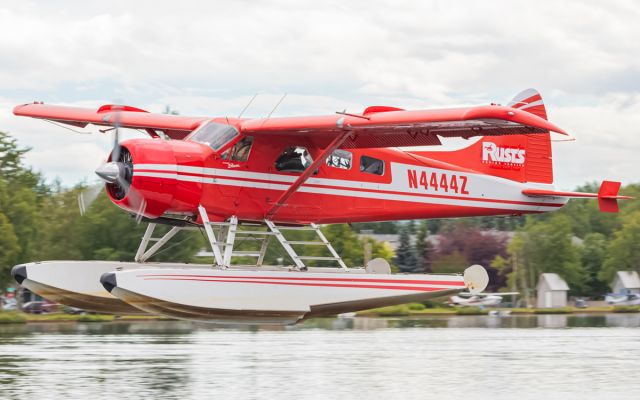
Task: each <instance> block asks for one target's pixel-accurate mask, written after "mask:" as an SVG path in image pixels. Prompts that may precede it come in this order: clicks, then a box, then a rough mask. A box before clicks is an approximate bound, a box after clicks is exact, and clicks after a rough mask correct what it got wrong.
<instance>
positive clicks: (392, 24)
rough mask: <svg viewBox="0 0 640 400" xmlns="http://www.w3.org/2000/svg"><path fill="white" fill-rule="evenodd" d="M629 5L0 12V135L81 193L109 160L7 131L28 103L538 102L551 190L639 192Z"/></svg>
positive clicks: (639, 128)
mask: <svg viewBox="0 0 640 400" xmlns="http://www.w3.org/2000/svg"><path fill="white" fill-rule="evenodd" d="M638 21H640V3H638V2H635V1H631V0H629V1H607V2H603V1H579V2H578V1H575V2H572V1H563V2H555V1H548V2H533V1H517V0H508V1H482V2H475V1H458V2H452V1H437V0H433V1H407V2H401V1H399V2H388V1H372V0H367V1H361V2H359V1H335V2H330V1H323V2H319V1H308V2H305V1H278V0H275V1H263V2H260V3H259V4H258V2H252V1H239V0H236V1H229V2H216V1H199V2H198V1H189V0H181V1H170V2H169V1H158V0H156V1H135V2H132V1H109V2H87V1H64V2H62V1H30V0H19V1H3V2H2V3H1V4H0V60H1V63H0V130H5V131H9V132H10V133H11V134H12V135H14V136H15V137H16V138H17V139H18V142H19V143H20V144H21V145H23V146H30V147H32V148H33V150H32V151H31V152H30V153H29V156H28V158H27V162H28V163H29V164H30V165H32V166H33V167H34V168H35V169H36V170H39V171H42V172H43V173H44V174H45V175H46V176H47V177H48V178H49V179H54V178H56V177H58V178H60V179H61V180H62V181H63V183H64V184H65V185H73V184H75V183H77V182H79V181H80V180H82V179H84V178H87V179H90V180H93V176H92V175H93V174H92V171H93V170H94V169H95V168H96V167H97V166H98V165H99V164H100V163H101V162H102V161H103V160H104V158H105V157H106V154H107V152H108V150H109V148H110V144H109V138H108V136H106V135H104V134H101V133H98V132H97V129H95V128H88V129H85V130H83V131H87V132H93V133H92V134H90V135H82V134H78V133H74V132H71V131H68V130H65V129H63V128H60V127H56V126H53V125H51V124H48V123H46V122H44V121H37V120H30V119H27V118H18V117H15V116H13V115H12V112H11V110H12V108H13V106H15V105H17V104H20V103H26V102H31V101H34V100H38V101H44V102H46V103H57V104H73V105H83V106H89V107H98V106H99V105H101V104H105V103H112V102H118V103H126V104H129V105H133V106H137V107H141V108H144V109H147V110H149V111H155V112H159V111H161V110H162V109H163V108H164V107H165V106H166V105H170V106H171V107H172V108H173V109H175V110H178V111H179V112H180V113H181V114H183V115H209V116H223V115H234V116H235V115H237V114H238V113H239V112H240V110H241V109H242V108H243V107H244V106H245V104H246V103H247V102H248V101H249V99H250V98H251V97H252V96H253V94H254V93H259V94H260V95H259V96H258V98H257V99H256V101H255V102H254V103H253V104H252V106H251V107H250V108H249V110H248V111H247V113H246V116H255V117H261V116H265V115H266V114H268V113H269V111H270V109H271V108H272V107H273V106H274V104H275V103H276V102H277V101H278V99H279V98H280V97H281V96H282V94H283V93H287V94H288V96H287V98H286V99H285V101H284V102H283V103H282V105H281V106H280V107H279V108H278V110H277V111H276V114H274V115H277V116H286V115H305V114H327V113H333V112H334V111H336V110H343V109H347V110H350V111H353V112H359V111H361V110H362V109H363V108H364V107H366V106H367V105H373V104H376V105H377V104H384V105H393V106H399V107H404V108H435V107H441V106H443V107H450V106H455V105H478V104H487V103H490V102H498V103H506V102H507V101H508V100H509V99H510V98H511V97H512V96H513V95H514V94H515V93H517V92H519V91H520V90H522V89H525V88H528V87H534V88H537V89H538V90H540V91H541V93H542V95H543V97H544V98H545V103H546V104H547V108H548V113H549V118H550V120H551V121H553V122H554V123H556V124H557V125H559V126H560V127H562V128H564V129H565V130H567V131H568V132H570V133H571V134H572V135H574V136H575V137H576V138H577V141H576V142H565V143H556V144H554V167H555V173H556V184H557V186H558V187H559V188H563V189H571V188H573V187H574V186H576V185H578V184H581V183H584V182H586V181H591V180H600V179H603V178H605V179H619V180H622V181H623V182H624V183H629V182H638V181H640V178H639V177H638V172H639V171H640V157H639V156H638V154H637V153H638V151H640V23H638Z"/></svg>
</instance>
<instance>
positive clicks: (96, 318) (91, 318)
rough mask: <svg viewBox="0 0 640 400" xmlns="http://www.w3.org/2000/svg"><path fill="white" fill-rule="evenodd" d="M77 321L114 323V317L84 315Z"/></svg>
mask: <svg viewBox="0 0 640 400" xmlns="http://www.w3.org/2000/svg"><path fill="white" fill-rule="evenodd" d="M76 321H78V322H111V321H113V315H97V314H84V315H80V316H79V317H78V319H77V320H76Z"/></svg>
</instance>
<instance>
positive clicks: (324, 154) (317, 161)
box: [265, 130, 351, 220]
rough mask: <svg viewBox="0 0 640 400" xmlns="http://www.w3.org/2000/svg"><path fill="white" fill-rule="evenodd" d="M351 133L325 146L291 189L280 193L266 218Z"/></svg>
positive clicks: (274, 211) (269, 216) (269, 217)
mask: <svg viewBox="0 0 640 400" xmlns="http://www.w3.org/2000/svg"><path fill="white" fill-rule="evenodd" d="M350 134H351V131H349V130H345V131H344V132H342V133H341V134H339V135H337V136H336V137H335V138H334V139H333V140H332V141H331V143H330V144H329V145H328V146H327V147H325V148H324V150H323V151H322V153H320V155H319V156H318V157H316V158H315V160H313V162H312V163H311V165H309V167H307V169H305V170H304V172H303V173H302V174H301V175H300V176H299V177H298V179H296V180H295V182H293V184H292V185H291V186H290V187H289V189H287V190H285V192H284V193H282V194H281V195H280V197H279V198H278V200H276V202H275V203H274V205H273V206H272V207H271V209H270V210H269V211H267V214H266V215H265V219H269V220H270V219H273V216H274V215H275V214H276V213H277V212H278V210H279V209H280V207H282V206H283V205H285V204H286V201H287V200H288V199H289V197H291V195H292V194H294V193H295V192H297V191H298V189H299V188H300V186H302V184H303V183H305V182H306V181H307V179H309V177H310V176H311V174H312V173H313V171H315V170H316V169H317V168H318V166H320V164H322V163H323V162H324V161H325V160H326V159H327V157H329V155H330V154H331V153H332V152H333V151H334V150H335V149H337V148H338V147H340V145H341V144H342V143H343V142H344V141H345V140H346V139H347V138H348V137H349V135H350Z"/></svg>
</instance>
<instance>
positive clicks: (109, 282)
mask: <svg viewBox="0 0 640 400" xmlns="http://www.w3.org/2000/svg"><path fill="white" fill-rule="evenodd" d="M100 283H102V286H104V288H105V289H106V290H107V292H109V293H111V291H112V290H113V288H114V287H116V286H117V285H118V284H117V282H116V274H114V273H113V272H106V273H104V274H102V276H101V277H100Z"/></svg>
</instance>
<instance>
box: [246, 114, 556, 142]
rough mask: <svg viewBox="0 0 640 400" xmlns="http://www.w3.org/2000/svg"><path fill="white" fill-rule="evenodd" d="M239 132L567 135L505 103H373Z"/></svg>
mask: <svg viewBox="0 0 640 400" xmlns="http://www.w3.org/2000/svg"><path fill="white" fill-rule="evenodd" d="M240 127H241V130H242V131H243V132H246V133H252V134H263V135H269V134H277V135H283V134H284V135H292V136H297V135H302V136H305V137H309V138H310V139H312V140H313V139H318V140H321V139H324V140H326V141H330V140H331V139H332V138H333V137H335V136H337V135H339V134H340V133H341V132H344V131H345V130H348V131H350V132H351V133H352V134H351V135H350V137H349V138H348V139H347V140H345V141H344V143H343V144H342V145H341V146H340V147H342V148H368V147H400V146H430V145H431V146H435V145H440V144H442V143H441V142H440V137H462V138H470V137H473V136H501V135H521V134H536V133H548V132H550V131H551V132H557V133H560V134H562V135H567V133H566V132H565V131H564V130H562V129H560V128H559V127H557V126H556V125H554V124H552V123H550V122H549V121H547V120H546V119H544V118H541V117H539V116H537V115H534V114H532V113H529V112H527V111H524V110H519V109H516V108H511V107H504V106H497V105H490V106H479V107H470V108H452V109H441V110H418V111H406V110H401V109H397V108H392V107H382V106H374V107H369V108H367V109H366V110H365V112H364V113H363V114H362V115H356V114H346V113H338V114H336V115H328V116H318V117H292V118H267V119H251V120H244V121H242V122H241V124H240Z"/></svg>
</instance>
